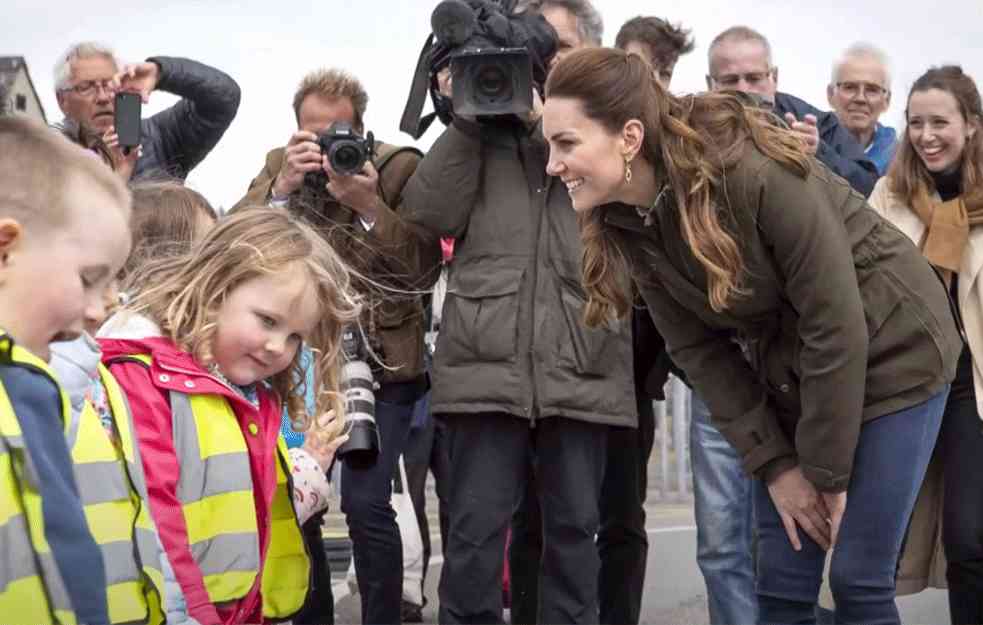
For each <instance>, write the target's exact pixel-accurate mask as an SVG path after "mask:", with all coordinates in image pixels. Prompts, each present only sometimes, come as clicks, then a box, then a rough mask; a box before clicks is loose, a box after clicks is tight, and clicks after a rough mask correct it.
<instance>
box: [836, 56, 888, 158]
mask: <svg viewBox="0 0 983 625" xmlns="http://www.w3.org/2000/svg"><path fill="white" fill-rule="evenodd" d="M826 97H827V99H828V100H829V105H830V106H831V107H833V110H834V111H836V116H837V117H838V118H839V119H840V122H841V123H842V124H843V125H844V126H845V127H846V129H847V130H849V131H850V133H851V134H852V135H853V136H854V138H855V139H856V140H857V143H859V144H860V146H861V147H863V148H864V152H866V153H867V158H869V159H870V160H871V161H873V163H874V165H876V166H877V172H878V173H879V174H880V175H882V176H883V175H884V174H885V173H887V168H888V166H889V165H890V164H891V160H892V159H893V158H894V151H895V149H897V146H898V137H897V133H896V132H895V130H894V128H891V127H889V126H884V125H883V124H881V123H880V122H879V121H878V119H880V117H881V115H883V114H884V112H885V111H887V108H888V107H889V106H890V105H891V73H890V72H889V71H888V63H887V57H886V56H885V54H884V53H883V52H881V51H880V50H878V49H877V48H875V47H874V46H872V45H870V44H866V43H857V44H854V45H852V46H850V47H849V48H847V50H846V52H844V53H843V56H842V57H841V58H840V59H838V60H837V61H836V62H835V63H834V64H833V74H832V79H831V80H830V83H829V85H828V86H827V87H826Z"/></svg>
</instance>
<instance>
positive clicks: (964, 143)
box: [870, 66, 983, 623]
mask: <svg viewBox="0 0 983 625" xmlns="http://www.w3.org/2000/svg"><path fill="white" fill-rule="evenodd" d="M905 115H906V118H907V122H908V126H907V129H906V132H905V136H904V139H902V141H901V143H900V146H899V150H898V155H897V157H896V158H895V160H894V162H893V163H892V165H891V168H890V169H889V170H888V174H887V176H886V177H885V178H882V179H881V180H880V181H879V182H878V183H877V186H876V187H875V188H874V192H873V194H872V195H871V198H870V203H871V206H873V207H874V209H876V210H877V211H878V212H880V213H881V214H882V215H883V216H884V217H886V218H887V219H889V220H890V221H891V222H893V223H894V224H895V225H896V226H897V227H898V228H899V229H900V230H901V231H902V232H904V233H905V234H907V235H908V236H909V237H911V239H912V241H915V242H916V243H918V244H919V246H920V247H921V249H922V253H924V255H925V258H927V259H928V261H929V262H930V263H932V265H934V266H935V267H936V268H937V269H938V270H939V271H940V272H941V273H942V275H943V276H944V277H945V280H946V281H947V282H948V284H949V289H950V293H951V296H952V300H953V301H954V302H957V303H958V306H957V307H956V310H957V311H958V314H959V316H960V317H961V320H962V321H963V325H964V329H965V333H964V338H965V341H966V342H965V344H964V345H963V346H962V349H961V352H960V356H959V363H958V365H957V367H956V378H955V380H953V382H952V390H951V392H950V393H949V398H948V401H947V402H946V406H945V413H944V415H943V418H942V430H941V433H940V435H939V447H940V449H939V457H940V459H941V461H942V473H943V475H944V477H945V479H944V480H943V489H942V542H943V544H944V546H945V556H946V560H947V563H946V581H947V582H948V586H949V615H950V617H951V619H952V622H953V623H980V622H983V471H980V470H979V461H980V460H979V459H980V456H981V454H983V424H981V422H980V415H981V414H983V405H981V404H980V400H981V398H983V389H981V386H980V385H981V384H983V376H981V375H980V373H979V372H980V371H981V369H983V324H981V320H983V284H981V283H980V280H979V276H980V269H983V227H981V226H983V133H981V132H980V128H981V123H983V107H981V106H980V93H979V91H978V90H977V88H976V84H975V83H974V82H973V79H972V78H970V77H969V76H967V75H966V74H964V73H963V71H962V69H961V68H959V67H956V66H945V67H935V68H932V69H930V70H928V71H927V72H925V73H924V74H923V75H922V76H921V77H920V78H919V79H918V80H916V81H915V83H914V85H912V87H911V91H910V92H909V94H908V103H907V106H906V111H905ZM933 486H934V484H933ZM913 531H914V530H913ZM933 534H934V532H933ZM910 544H912V541H911V540H909V545H910ZM926 578H927V576H922V579H926Z"/></svg>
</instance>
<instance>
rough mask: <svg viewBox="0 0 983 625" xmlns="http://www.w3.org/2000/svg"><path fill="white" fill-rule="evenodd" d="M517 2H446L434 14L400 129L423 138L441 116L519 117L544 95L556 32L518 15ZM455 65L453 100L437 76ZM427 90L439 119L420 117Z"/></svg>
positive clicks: (539, 20)
mask: <svg viewBox="0 0 983 625" xmlns="http://www.w3.org/2000/svg"><path fill="white" fill-rule="evenodd" d="M515 4H516V0H443V2H441V3H440V4H438V5H437V8H435V9H434V11H433V14H432V15H431V16H430V25H431V27H432V29H433V34H432V35H431V36H430V38H429V39H428V40H427V43H426V44H425V45H424V48H423V51H422V52H421V54H420V60H419V62H418V63H417V70H416V74H415V76H414V79H413V85H412V86H411V88H410V97H409V99H408V101H407V102H406V108H405V109H404V111H403V119H402V121H401V123H400V129H401V130H402V131H404V132H407V133H409V134H410V135H412V136H413V137H414V138H419V137H420V135H422V134H423V133H424V132H426V129H427V127H428V126H429V125H430V123H431V122H432V120H433V117H434V115H439V116H440V118H441V120H442V121H443V122H444V123H450V119H451V113H453V114H454V115H465V116H469V117H476V118H481V117H502V116H521V115H524V114H526V113H528V112H529V111H531V110H532V90H533V87H536V88H538V89H539V90H540V93H542V88H543V85H544V84H545V82H546V73H547V68H548V66H549V61H550V59H552V58H553V55H554V54H555V53H556V48H557V36H556V31H555V30H553V27H552V26H550V24H549V22H547V21H546V18H544V17H543V16H542V15H539V14H536V15H532V14H527V13H515ZM448 65H449V66H450V70H451V77H452V78H453V83H452V84H453V97H452V103H448V102H446V98H443V96H441V95H440V94H439V92H438V88H437V78H436V77H437V74H438V73H439V72H440V71H441V70H442V69H444V68H445V67H447V66H448ZM428 89H429V92H430V96H431V99H432V100H433V103H434V110H435V113H434V115H431V116H428V117H426V118H423V119H421V116H420V113H421V112H422V110H423V100H424V99H425V96H426V93H427V90H428Z"/></svg>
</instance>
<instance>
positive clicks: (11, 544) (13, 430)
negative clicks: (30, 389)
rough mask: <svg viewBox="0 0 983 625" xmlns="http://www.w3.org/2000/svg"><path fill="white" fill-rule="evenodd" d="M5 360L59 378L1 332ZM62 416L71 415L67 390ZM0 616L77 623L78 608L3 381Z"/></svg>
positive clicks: (27, 623) (27, 622)
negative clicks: (61, 567) (55, 549)
mask: <svg viewBox="0 0 983 625" xmlns="http://www.w3.org/2000/svg"><path fill="white" fill-rule="evenodd" d="M0 353H2V354H3V358H4V360H6V361H7V362H10V363H12V364H14V365H18V366H24V367H27V368H30V369H31V370H34V371H37V372H39V373H42V374H44V375H46V376H48V377H49V378H51V379H52V381H53V380H54V375H53V374H52V373H51V370H50V369H49V368H48V365H47V364H45V363H44V362H43V361H41V360H40V359H39V358H37V357H36V356H34V355H33V354H31V353H30V352H29V351H27V350H25V349H22V348H21V347H19V346H17V345H14V344H13V341H12V340H11V338H10V336H9V335H7V334H5V333H2V332H0ZM61 400H62V418H63V419H64V421H65V423H66V425H67V423H68V418H67V417H68V415H70V414H71V411H70V408H69V404H68V397H66V396H65V393H64V392H63V393H61ZM0 621H2V622H3V623H5V624H6V623H10V624H11V625H16V624H24V625H37V624H40V623H58V624H60V625H75V624H76V619H75V611H74V610H73V609H72V602H71V599H70V598H69V595H68V590H67V589H66V587H65V582H64V580H63V579H62V577H61V573H60V572H59V570H58V566H57V565H56V564H55V560H54V556H53V555H52V553H51V547H50V546H49V545H48V541H47V539H46V538H45V535H44V515H43V514H42V511H41V494H40V492H39V491H38V476H37V473H36V472H35V470H34V465H33V464H32V460H31V456H30V453H29V452H28V449H27V447H26V445H25V444H24V440H23V436H22V433H21V429H20V424H19V423H18V421H17V415H16V414H15V413H14V407H13V405H12V404H11V403H10V398H9V397H8V396H7V392H6V390H5V389H4V388H3V385H2V384H0Z"/></svg>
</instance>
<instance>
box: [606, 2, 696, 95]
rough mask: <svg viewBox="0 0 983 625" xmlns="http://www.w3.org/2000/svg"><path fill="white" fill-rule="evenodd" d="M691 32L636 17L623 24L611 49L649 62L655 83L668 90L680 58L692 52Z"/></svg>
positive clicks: (677, 26)
mask: <svg viewBox="0 0 983 625" xmlns="http://www.w3.org/2000/svg"><path fill="white" fill-rule="evenodd" d="M690 32H691V31H689V30H688V29H684V28H683V27H682V26H680V25H678V24H676V25H673V24H670V23H669V22H668V21H666V20H664V19H662V18H660V17H655V16H643V15H639V16H638V17H633V18H631V19H630V20H628V21H627V22H625V23H624V24H622V26H621V30H619V31H618V36H617V37H615V39H614V45H615V47H616V48H619V49H621V50H624V51H625V52H628V53H629V54H637V55H638V56H640V57H642V58H643V59H645V60H646V61H648V63H649V65H651V66H652V71H653V72H655V78H656V80H658V81H659V84H661V85H662V87H663V88H664V89H666V90H668V89H669V83H671V82H672V74H673V71H675V69H676V62H677V61H679V57H681V56H683V55H684V54H689V53H690V52H692V51H693V46H694V45H695V42H694V41H693V37H692V36H691V35H690Z"/></svg>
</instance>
